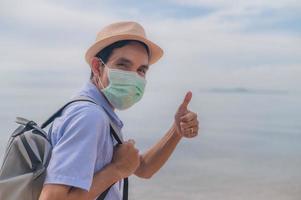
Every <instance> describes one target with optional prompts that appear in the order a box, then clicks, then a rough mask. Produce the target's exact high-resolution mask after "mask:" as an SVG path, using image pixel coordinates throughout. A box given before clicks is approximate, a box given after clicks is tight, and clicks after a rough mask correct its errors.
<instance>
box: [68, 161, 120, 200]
mask: <svg viewBox="0 0 301 200" xmlns="http://www.w3.org/2000/svg"><path fill="white" fill-rule="evenodd" d="M120 179H121V176H120V174H119V172H118V171H117V169H116V168H115V167H114V165H113V164H108V165H107V166H105V167H104V168H103V169H102V170H101V171H99V172H96V173H95V174H94V177H93V182H92V186H91V188H90V190H89V192H85V191H83V190H81V189H78V188H75V189H72V190H71V192H70V194H69V195H70V197H71V198H70V199H78V197H79V196H81V197H82V198H80V199H83V200H90V199H91V200H93V199H95V198H96V197H98V196H99V195H100V194H101V193H103V192H104V191H105V190H106V189H107V188H108V187H110V186H111V185H112V184H113V183H115V182H117V181H119V180H120Z"/></svg>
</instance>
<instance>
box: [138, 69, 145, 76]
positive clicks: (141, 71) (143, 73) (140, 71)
mask: <svg viewBox="0 0 301 200" xmlns="http://www.w3.org/2000/svg"><path fill="white" fill-rule="evenodd" d="M138 72H139V74H141V75H142V76H145V74H146V70H145V68H140V69H138Z"/></svg>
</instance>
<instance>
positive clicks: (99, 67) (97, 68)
mask: <svg viewBox="0 0 301 200" xmlns="http://www.w3.org/2000/svg"><path fill="white" fill-rule="evenodd" d="M90 67H91V70H92V71H93V74H94V75H97V76H99V75H100V74H102V72H103V64H102V63H101V62H100V61H99V59H98V58H97V57H93V58H91V66H90Z"/></svg>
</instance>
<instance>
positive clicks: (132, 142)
mask: <svg viewBox="0 0 301 200" xmlns="http://www.w3.org/2000/svg"><path fill="white" fill-rule="evenodd" d="M127 142H128V143H130V144H133V145H135V143H136V142H135V140H133V139H129V140H128V141H127Z"/></svg>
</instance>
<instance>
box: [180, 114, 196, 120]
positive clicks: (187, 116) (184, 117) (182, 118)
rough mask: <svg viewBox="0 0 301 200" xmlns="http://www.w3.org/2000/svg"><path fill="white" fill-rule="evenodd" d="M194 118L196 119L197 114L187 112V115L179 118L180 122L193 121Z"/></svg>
mask: <svg viewBox="0 0 301 200" xmlns="http://www.w3.org/2000/svg"><path fill="white" fill-rule="evenodd" d="M195 118H197V114H196V113H194V112H189V113H187V114H185V115H184V116H182V117H180V120H181V121H182V122H189V121H192V120H194V119H195Z"/></svg>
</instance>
